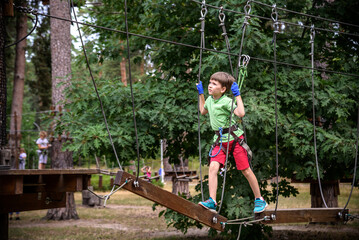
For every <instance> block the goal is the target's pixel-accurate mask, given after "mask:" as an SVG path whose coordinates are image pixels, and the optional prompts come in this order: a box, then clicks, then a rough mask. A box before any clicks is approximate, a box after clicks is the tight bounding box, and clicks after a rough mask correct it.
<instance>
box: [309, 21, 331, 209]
mask: <svg viewBox="0 0 359 240" xmlns="http://www.w3.org/2000/svg"><path fill="white" fill-rule="evenodd" d="M314 38H315V31H314V25H312V27H311V29H310V41H309V43H310V45H311V51H310V55H311V63H312V102H313V138H314V155H315V165H316V167H317V176H318V185H319V190H320V196H321V197H322V201H323V203H324V206H325V207H326V208H328V206H327V203H326V202H325V199H324V195H323V190H322V183H321V180H320V173H319V163H318V150H317V135H316V126H315V96H314V95H315V93H314Z"/></svg>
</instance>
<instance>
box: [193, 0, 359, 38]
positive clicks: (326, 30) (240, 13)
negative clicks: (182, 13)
mask: <svg viewBox="0 0 359 240" xmlns="http://www.w3.org/2000/svg"><path fill="white" fill-rule="evenodd" d="M192 2H195V3H199V2H198V1H196V0H192ZM206 5H207V6H208V7H211V8H215V9H219V7H217V6H213V5H209V4H206ZM271 7H272V6H271ZM223 11H227V12H231V13H236V14H239V15H244V14H245V13H242V12H239V11H235V10H231V9H225V8H224V9H223ZM249 16H250V17H254V18H259V19H264V20H268V21H271V18H268V17H263V16H258V15H253V14H250V15H249ZM280 22H281V23H284V24H287V25H293V26H297V27H302V28H308V29H310V28H311V26H309V25H304V24H299V23H291V22H286V21H280ZM315 30H319V31H323V32H331V33H335V34H343V35H349V36H355V37H359V34H354V33H347V32H340V31H335V30H331V29H326V28H318V27H316V28H315Z"/></svg>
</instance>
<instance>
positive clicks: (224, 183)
mask: <svg viewBox="0 0 359 240" xmlns="http://www.w3.org/2000/svg"><path fill="white" fill-rule="evenodd" d="M249 3H250V1H248V2H247V4H246V6H245V7H244V10H245V12H246V16H245V20H244V22H243V27H242V29H243V31H242V38H241V45H240V47H239V53H238V63H237V66H236V75H234V76H233V67H232V62H231V59H230V55H228V59H229V62H230V65H231V71H232V76H233V77H234V79H235V80H237V79H238V68H239V65H240V61H241V56H242V49H243V42H244V35H245V32H246V28H247V25H248V19H249V18H248V17H249V13H250V5H249ZM247 6H249V10H247V8H246V7H247ZM221 10H222V8H221V9H220V15H219V20H220V21H221V24H220V26H222V30H223V33H225V34H222V35H224V37H225V38H226V46H227V51H228V54H230V46H229V41H228V36H227V33H226V29H225V26H224V19H225V16H224V13H223V11H222V12H221ZM221 13H222V15H221ZM222 22H223V24H222ZM234 99H235V97H234V96H233V97H232V105H231V114H230V117H229V126H231V124H232V116H233V108H234ZM230 135H231V128H229V130H228V142H227V153H226V161H225V164H224V169H225V171H224V176H223V187H222V193H221V202H220V205H219V208H218V214H219V213H220V211H221V209H222V204H223V197H224V189H225V186H226V177H227V165H228V164H227V162H228V153H229V139H230V137H229V136H230Z"/></svg>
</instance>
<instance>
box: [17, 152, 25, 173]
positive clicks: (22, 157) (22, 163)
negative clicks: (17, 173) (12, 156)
mask: <svg viewBox="0 0 359 240" xmlns="http://www.w3.org/2000/svg"><path fill="white" fill-rule="evenodd" d="M25 160H26V152H25V149H24V148H20V155H19V169H20V170H24V169H25Z"/></svg>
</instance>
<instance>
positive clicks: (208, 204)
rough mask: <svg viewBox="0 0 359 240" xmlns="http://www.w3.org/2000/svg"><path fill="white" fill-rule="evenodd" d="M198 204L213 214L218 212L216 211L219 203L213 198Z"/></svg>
mask: <svg viewBox="0 0 359 240" xmlns="http://www.w3.org/2000/svg"><path fill="white" fill-rule="evenodd" d="M198 204H199V205H201V206H202V207H204V208H205V209H208V210H210V211H212V212H215V213H216V212H217V211H216V208H217V203H215V202H214V200H213V198H211V197H210V198H209V199H208V200H206V201H204V202H199V203H198Z"/></svg>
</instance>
